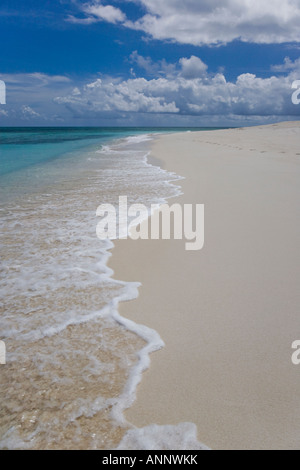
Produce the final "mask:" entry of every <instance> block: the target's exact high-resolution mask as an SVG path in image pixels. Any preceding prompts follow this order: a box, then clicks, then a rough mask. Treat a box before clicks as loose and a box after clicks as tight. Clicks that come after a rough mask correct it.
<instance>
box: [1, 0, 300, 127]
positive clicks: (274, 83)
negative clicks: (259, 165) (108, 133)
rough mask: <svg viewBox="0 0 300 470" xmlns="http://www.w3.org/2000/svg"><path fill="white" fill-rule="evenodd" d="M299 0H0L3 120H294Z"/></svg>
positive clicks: (299, 110)
mask: <svg viewBox="0 0 300 470" xmlns="http://www.w3.org/2000/svg"><path fill="white" fill-rule="evenodd" d="M299 24H300V0H267V1H265V2H262V1H261V0H111V1H109V0H107V1H106V0H103V1H100V0H86V1H79V0H52V1H50V0H47V1H45V0H44V1H42V2H41V1H40V0H39V1H38V0H26V2H24V1H23V0H1V4H0V41H1V45H3V46H2V47H1V49H2V52H1V61H0V79H1V80H3V81H4V82H5V83H6V90H7V100H6V101H7V103H6V105H0V125H2V126H6V125H26V126H31V125H43V126H47V125H53V126H56V125H91V126H94V125H100V126H103V125H107V126H112V125H117V126H119V125H120V126H126V125H129V126H135V125H143V126H147V125H149V126H159V125H162V126H167V125H169V126H180V125H182V126H205V125H207V126H211V125H215V126H220V125H224V126H227V125H229V126H230V125H245V124H257V123H268V122H276V121H281V120H290V119H299V115H300V105H298V106H297V105H294V104H292V102H291V95H292V90H291V86H292V83H293V82H294V81H295V80H300V28H299Z"/></svg>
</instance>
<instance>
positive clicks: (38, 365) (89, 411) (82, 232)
mask: <svg viewBox="0 0 300 470" xmlns="http://www.w3.org/2000/svg"><path fill="white" fill-rule="evenodd" d="M151 138H152V137H151V136H149V135H145V136H134V137H129V138H127V139H122V140H119V141H116V142H115V143H114V144H113V145H109V146H106V147H100V146H99V149H93V150H90V151H86V152H82V155H81V159H80V164H78V165H77V166H76V168H75V169H74V168H73V171H72V172H71V171H70V174H69V176H68V177H67V178H60V180H59V181H58V182H56V183H51V184H50V183H49V184H48V186H47V187H45V185H44V184H43V186H42V189H43V190H42V191H41V190H40V188H38V190H35V191H33V192H32V193H31V194H26V196H25V195H23V196H22V197H20V196H17V197H15V198H14V199H13V200H11V201H5V202H2V203H1V204H0V217H1V240H0V242H1V247H2V256H1V267H0V273H1V279H0V292H1V295H0V298H1V301H0V321H1V329H0V331H1V333H0V339H2V340H4V341H5V342H6V347H7V365H6V366H1V369H0V371H1V372H0V374H1V376H0V378H1V381H0V395H1V411H0V418H1V419H0V448H8V449H16V448H25V449H59V448H64V449H68V448H77V449H112V448H116V447H118V446H119V445H121V446H123V448H124V446H125V447H126V446H127V448H130V446H131V445H132V442H135V443H136V445H137V446H139V447H140V448H142V447H143V445H144V446H145V445H146V446H147V444H146V443H145V442H147V440H148V441H149V439H150V437H149V436H150V435H151V439H152V440H151V442H152V444H149V445H151V446H152V447H151V448H154V447H153V446H155V445H156V446H158V447H157V448H159V446H162V445H164V446H166V444H165V443H163V442H162V438H163V436H164V435H165V432H166V429H164V428H163V427H156V428H150V429H143V430H138V429H136V428H133V426H132V425H130V423H127V422H126V420H125V419H124V417H123V411H124V410H125V409H126V408H128V407H129V406H130V405H131V404H132V403H133V401H134V399H135V393H136V387H137V385H138V383H139V381H140V380H141V375H142V372H143V371H144V370H145V369H146V368H147V367H149V354H150V353H151V352H153V351H155V350H157V349H159V348H161V347H163V342H162V340H161V338H160V337H159V334H158V333H157V332H155V331H153V330H151V329H149V328H147V327H146V326H141V325H137V324H135V323H133V322H131V321H129V320H126V319H125V318H122V317H121V316H120V315H119V313H118V304H119V302H121V301H126V300H131V299H134V298H136V297H137V296H138V288H139V284H138V283H128V282H122V281H120V280H115V279H113V273H112V271H111V270H110V269H108V268H107V260H108V258H109V257H110V256H111V251H110V250H111V249H112V248H113V243H112V242H111V241H100V240H98V239H97V237H96V225H97V222H98V219H97V218H96V209H97V207H98V206H99V205H100V204H104V203H109V204H114V205H116V206H117V204H118V198H119V196H120V195H126V196H127V197H128V203H129V204H132V203H141V204H145V205H146V206H147V207H150V205H151V204H160V203H162V202H165V201H166V200H167V199H168V198H170V197H173V196H176V195H177V194H179V189H178V186H176V185H174V184H172V183H173V182H175V181H177V180H178V179H179V177H178V176H176V175H174V174H170V173H167V172H166V171H164V170H162V169H160V168H158V167H156V166H152V165H150V164H149V163H148V162H147V155H148V153H149V149H147V147H146V145H147V142H148V141H150V140H151ZM49 165H50V166H51V165H52V169H53V168H54V166H55V168H56V170H55V171H59V170H57V168H59V163H58V162H55V164H54V163H52V164H49ZM32 171H34V170H32ZM191 426H192V425H191ZM154 431H155V432H154ZM128 432H129V434H128ZM133 432H134V434H132V433H133ZM130 433H131V434H130ZM178 433H179V434H178ZM180 434H181V438H178V436H179V435H180ZM168 435H169V437H170V443H169V446H170V448H179V447H174V446H178V445H179V444H178V442H179V441H181V442H185V441H184V439H183V435H186V436H189V438H188V442H192V443H193V446H194V447H195V445H196V444H195V443H196V432H195V429H194V428H191V427H189V425H186V427H184V426H183V427H182V428H179V430H178V429H175V427H174V429H173V431H172V429H168ZM172 435H173V438H171V436H172ZM143 436H144V437H145V436H146V437H145V439H146V441H145V439H144V438H143ZM154 436H155V438H154ZM191 436H192V437H191ZM172 439H173V440H172ZM121 441H122V443H121V444H120V442H121ZM141 442H144V444H142V443H141ZM149 442H150V441H149ZM159 443H160V444H159ZM199 446H200V444H199ZM199 448H200V447H199Z"/></svg>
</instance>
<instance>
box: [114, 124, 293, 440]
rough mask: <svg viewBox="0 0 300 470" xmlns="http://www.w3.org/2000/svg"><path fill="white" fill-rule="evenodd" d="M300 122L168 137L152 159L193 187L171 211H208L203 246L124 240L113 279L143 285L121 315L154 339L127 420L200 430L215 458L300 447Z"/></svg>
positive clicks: (156, 146) (116, 256) (185, 185)
mask: <svg viewBox="0 0 300 470" xmlns="http://www.w3.org/2000/svg"><path fill="white" fill-rule="evenodd" d="M299 144H300V122H289V123H283V124H274V125H270V126H262V127H255V128H243V129H235V130H220V131H212V132H197V133H184V134H173V135H165V136H161V137H159V138H157V139H156V140H155V143H154V144H153V146H152V153H151V156H152V157H153V158H154V159H157V160H158V162H159V165H160V166H161V167H162V168H164V169H166V170H168V171H172V172H176V173H177V174H178V175H181V176H183V177H184V178H185V179H184V180H182V181H179V182H178V183H176V184H179V185H180V186H181V187H182V191H183V195H182V196H180V197H177V198H174V199H172V200H171V201H170V202H172V203H173V202H176V203H180V204H187V203H188V204H191V203H193V204H205V246H204V248H203V250H201V251H197V252H193V251H192V252H188V251H186V250H185V240H182V241H178V240H176V241H174V240H171V241H162V240H159V241H155V240H153V241H151V240H147V241H132V240H119V241H117V243H116V247H115V248H114V250H113V256H112V258H111V260H110V267H112V268H113V269H114V271H115V278H116V279H122V280H124V281H140V282H142V287H141V288H140V296H139V298H138V299H137V300H134V301H131V302H127V303H123V304H122V305H121V307H120V313H121V314H122V315H123V316H125V317H127V318H129V319H132V320H134V321H135V322H137V323H140V324H145V325H147V326H149V327H151V328H153V329H155V330H156V331H157V332H158V333H159V334H160V335H161V337H162V339H163V341H164V342H165V344H166V346H165V348H164V349H162V350H161V351H159V352H157V353H155V354H153V355H152V356H151V367H150V369H149V370H148V371H147V372H146V373H145V374H144V376H143V380H142V383H141V385H140V386H139V388H138V396H137V400H136V402H135V404H134V405H133V407H132V408H131V409H129V410H128V412H127V415H126V417H127V419H128V420H129V421H130V422H132V423H133V424H135V425H136V426H139V427H142V426H147V425H150V424H152V423H156V424H161V425H167V424H178V423H181V422H192V423H195V424H196V425H197V427H198V438H199V440H200V441H201V442H203V443H204V444H206V445H207V446H209V447H210V448H212V449H297V448H299V442H300V366H298V367H297V366H295V365H293V364H292V361H291V356H292V352H293V351H292V349H291V345H292V342H293V341H295V340H297V339H300V308H299V307H300V289H299V281H300V250H299V240H300V206H299V201H300V184H299V181H300V145H299Z"/></svg>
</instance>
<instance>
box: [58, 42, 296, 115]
mask: <svg viewBox="0 0 300 470" xmlns="http://www.w3.org/2000/svg"><path fill="white" fill-rule="evenodd" d="M131 61H132V62H134V63H135V64H136V65H137V66H138V67H139V68H140V69H147V71H148V72H149V71H152V72H153V73H155V72H156V73H157V74H158V75H160V76H158V77H157V78H153V79H148V80H146V79H145V78H138V77H136V74H135V73H134V75H135V77H134V78H131V79H128V80H116V79H111V78H109V77H106V78H103V79H100V78H99V79H97V80H95V81H94V82H91V83H89V84H87V85H85V86H84V87H83V88H82V89H81V90H79V89H78V88H76V89H75V90H74V91H73V92H72V93H71V94H69V95H67V96H62V97H58V98H56V102H57V103H59V104H61V105H65V106H68V108H69V109H70V110H72V112H73V113H79V114H83V115H84V114H87V113H92V114H94V115H97V114H98V115H99V116H102V115H103V114H105V113H110V114H114V113H152V114H153V113H156V114H177V115H181V116H212V115H215V116H224V115H235V116H270V115H272V116H286V115H290V116H296V115H299V113H300V110H299V108H297V107H295V106H294V105H293V104H292V102H291V95H292V90H291V86H292V83H293V81H294V80H296V79H297V78H298V77H299V76H300V61H295V62H291V61H290V60H289V59H286V60H285V63H284V64H283V65H280V66H274V69H277V70H278V71H280V72H281V69H284V70H285V69H286V70H285V71H288V73H286V74H280V75H279V76H276V75H271V76H270V77H269V78H259V77H257V76H255V75H254V74H250V73H246V74H242V75H240V76H238V77H237V79H236V80H235V81H234V82H228V81H227V80H226V77H225V75H224V74H223V73H216V74H210V73H208V70H207V69H208V68H207V65H206V64H205V63H204V62H203V61H202V60H201V59H200V58H199V57H195V56H191V57H190V58H186V57H184V58H181V59H180V60H179V62H178V63H177V64H167V63H166V62H165V63H164V64H162V62H159V63H158V64H155V63H153V62H152V61H151V59H150V58H143V57H142V56H140V55H139V54H138V53H137V51H134V53H133V54H131ZM163 65H164V67H163Z"/></svg>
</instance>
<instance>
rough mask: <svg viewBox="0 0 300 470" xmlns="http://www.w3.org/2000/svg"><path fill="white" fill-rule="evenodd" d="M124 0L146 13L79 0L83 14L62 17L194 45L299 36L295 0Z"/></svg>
mask: <svg viewBox="0 0 300 470" xmlns="http://www.w3.org/2000/svg"><path fill="white" fill-rule="evenodd" d="M124 1H125V2H126V1H127V2H129V1H133V2H134V3H136V4H137V5H138V6H140V7H142V9H143V10H144V11H145V14H144V15H142V16H141V17H140V18H138V19H135V20H132V19H130V18H127V17H126V15H125V13H124V12H123V11H122V10H121V9H120V8H119V7H116V6H113V5H103V4H102V2H101V1H100V0H93V1H90V2H88V3H84V4H83V5H81V12H82V13H83V15H84V16H83V17H80V18H79V17H78V18H76V17H74V16H72V17H69V18H68V19H67V20H68V21H71V22H73V23H94V22H97V21H107V22H109V23H113V24H116V23H119V24H121V25H122V26H123V27H125V28H130V29H133V30H138V31H142V32H144V33H145V34H147V35H148V36H149V37H152V38H153V39H158V40H163V41H165V40H170V41H174V42H177V43H181V44H192V45H195V46H203V45H220V44H228V43H230V42H232V41H234V40H241V41H243V42H250V43H257V44H280V43H286V42H300V28H299V24H300V0H272V2H263V1H261V0H184V1H182V0H124ZM112 3H113V2H112ZM118 5H120V2H118Z"/></svg>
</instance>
